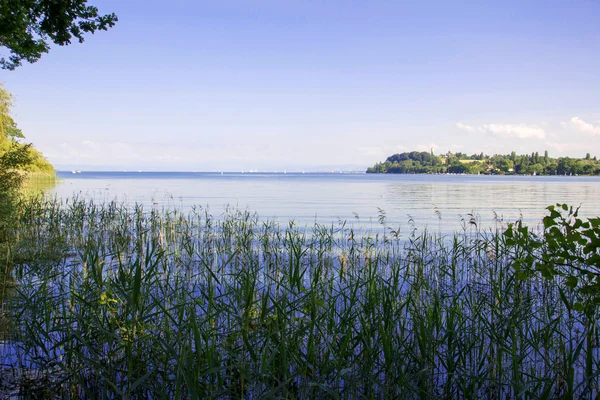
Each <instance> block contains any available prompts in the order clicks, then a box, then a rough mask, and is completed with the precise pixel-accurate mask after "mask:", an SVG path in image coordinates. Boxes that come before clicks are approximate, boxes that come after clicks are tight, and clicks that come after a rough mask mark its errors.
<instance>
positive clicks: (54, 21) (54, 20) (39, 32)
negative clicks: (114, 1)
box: [0, 0, 117, 70]
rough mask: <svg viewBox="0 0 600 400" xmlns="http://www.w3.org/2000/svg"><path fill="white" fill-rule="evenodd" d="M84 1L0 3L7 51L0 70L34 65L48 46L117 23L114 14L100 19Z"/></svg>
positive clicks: (0, 38)
mask: <svg viewBox="0 0 600 400" xmlns="http://www.w3.org/2000/svg"><path fill="white" fill-rule="evenodd" d="M86 3H87V0H19V1H12V0H10V1H7V0H3V1H1V2H0V46H2V47H5V48H7V49H8V50H9V51H10V56H9V57H8V59H6V58H4V57H2V58H0V66H1V67H2V68H3V69H9V70H13V69H15V68H16V67H18V66H20V65H21V63H22V61H23V60H25V61H27V62H30V63H33V62H36V61H37V60H39V59H40V57H41V56H42V54H44V53H47V52H48V50H49V49H50V45H49V43H48V42H52V43H55V44H58V45H60V46H64V45H68V44H70V43H71V40H73V39H76V40H78V41H79V42H80V43H81V42H83V41H84V35H85V34H86V33H94V32H95V31H97V30H107V29H108V28H110V27H112V26H114V24H115V22H117V16H116V15H115V14H107V15H99V14H98V9H97V8H96V7H94V6H90V5H87V4H86Z"/></svg>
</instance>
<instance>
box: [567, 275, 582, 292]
mask: <svg viewBox="0 0 600 400" xmlns="http://www.w3.org/2000/svg"><path fill="white" fill-rule="evenodd" d="M578 282H579V278H577V277H576V276H569V277H567V279H565V285H566V286H567V287H570V288H571V289H574V288H575V287H577V283H578Z"/></svg>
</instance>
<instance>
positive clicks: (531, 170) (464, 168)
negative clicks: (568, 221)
mask: <svg viewBox="0 0 600 400" xmlns="http://www.w3.org/2000/svg"><path fill="white" fill-rule="evenodd" d="M423 155H425V156H423ZM367 172H372V173H400V174H406V173H455V174H515V175H600V161H598V159H597V158H596V157H591V156H590V154H589V153H587V154H586V156H585V158H569V157H560V158H557V159H555V158H551V157H549V156H548V152H547V151H546V152H545V153H544V155H543V156H541V155H540V154H539V153H537V152H534V153H531V154H522V155H517V154H516V153H515V152H514V151H513V152H511V153H510V154H506V155H501V154H495V155H493V156H488V155H484V154H483V153H480V154H472V155H467V154H463V153H447V154H445V155H443V156H439V157H436V156H434V155H433V154H429V153H424V152H423V153H419V152H416V151H413V152H410V153H402V154H394V155H393V156H390V157H388V158H387V159H386V160H385V161H384V162H383V163H377V164H375V165H374V166H373V167H371V168H369V169H367Z"/></svg>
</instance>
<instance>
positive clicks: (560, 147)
mask: <svg viewBox="0 0 600 400" xmlns="http://www.w3.org/2000/svg"><path fill="white" fill-rule="evenodd" d="M545 144H546V146H548V147H550V148H552V149H554V150H556V151H558V152H559V153H564V152H565V151H569V152H575V151H577V152H584V151H586V150H589V145H587V144H585V143H573V142H569V143H558V142H545Z"/></svg>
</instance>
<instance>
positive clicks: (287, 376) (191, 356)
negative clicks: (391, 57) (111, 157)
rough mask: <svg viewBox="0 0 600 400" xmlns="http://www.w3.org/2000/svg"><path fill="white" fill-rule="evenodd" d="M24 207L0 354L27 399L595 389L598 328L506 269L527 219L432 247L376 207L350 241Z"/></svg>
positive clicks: (314, 233) (96, 210)
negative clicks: (372, 222) (391, 223)
mask: <svg viewBox="0 0 600 400" xmlns="http://www.w3.org/2000/svg"><path fill="white" fill-rule="evenodd" d="M22 210H23V211H22V213H21V214H20V216H19V218H20V224H19V229H18V230H16V231H14V232H13V233H12V234H14V235H16V236H18V237H19V240H18V243H20V245H19V247H18V248H16V249H15V250H14V252H13V257H12V265H13V267H14V268H13V270H12V274H13V276H14V280H15V282H16V286H15V287H14V289H13V291H12V295H11V296H10V297H9V299H7V301H6V305H5V308H4V310H5V312H6V313H8V314H9V316H10V324H11V330H10V331H9V332H10V336H7V337H5V338H4V339H3V344H2V347H0V351H2V358H3V361H2V367H3V371H2V373H3V376H5V377H9V378H8V379H5V380H4V382H9V381H13V382H14V384H13V385H12V387H11V388H10V389H9V388H7V389H5V390H14V391H20V393H21V395H23V396H25V395H26V394H27V393H32V391H34V390H36V387H37V388H42V387H43V388H44V390H45V392H44V394H45V395H47V396H61V397H67V398H69V397H71V398H79V397H106V398H146V397H152V398H173V397H175V398H268V397H282V398H311V399H312V398H415V397H418V398H480V397H486V398H508V397H511V398H514V397H522V398H558V397H580V396H587V397H592V396H593V395H597V393H598V383H599V382H598V380H599V378H598V371H600V369H599V365H598V363H599V362H600V357H599V356H600V354H599V350H598V329H597V320H598V319H597V318H596V319H590V318H589V317H588V316H586V314H585V313H582V312H579V311H578V309H577V308H576V307H574V306H573V305H574V303H575V302H576V301H577V299H578V292H577V288H576V287H573V286H572V285H564V284H563V280H562V279H561V278H560V277H557V278H553V279H546V278H545V277H543V276H541V275H539V274H535V273H533V274H527V275H523V273H522V271H523V269H522V268H516V267H515V266H516V264H515V260H518V259H519V257H520V256H521V255H523V256H524V257H526V254H532V253H528V252H529V251H530V250H532V249H530V248H528V247H526V245H527V244H526V243H525V244H523V243H519V242H518V241H515V240H514V237H510V233H504V232H509V231H510V232H513V231H514V229H515V228H516V229H517V232H518V229H522V228H523V227H522V226H518V227H517V226H511V227H509V228H508V229H502V230H500V229H498V230H494V231H484V230H481V228H480V227H478V226H477V224H476V221H475V220H471V221H468V222H467V223H466V225H465V227H464V229H463V231H462V232H458V233H456V234H455V235H454V236H452V237H439V236H437V235H435V234H432V233H429V232H427V231H424V232H423V233H421V234H417V232H418V231H417V230H415V229H409V231H408V232H406V233H404V232H401V231H400V230H391V229H390V228H388V227H387V226H386V225H385V213H384V212H383V211H381V213H380V215H381V216H382V218H381V220H380V223H381V225H379V226H376V227H374V228H372V230H370V231H360V232H358V231H355V230H354V229H353V228H351V227H348V226H347V225H346V224H345V223H343V222H340V223H335V224H332V225H327V226H325V225H319V224H315V225H314V226H305V227H304V226H298V225H297V224H296V223H294V222H293V221H291V222H286V223H279V222H276V221H264V220H261V219H259V218H258V216H257V215H256V214H254V213H251V212H249V211H244V210H235V209H227V210H226V211H225V212H223V213H222V214H221V215H217V216H214V215H213V214H211V213H210V212H209V211H208V210H206V209H204V208H201V207H197V208H194V209H193V210H192V211H191V212H190V213H187V214H183V213H181V212H179V211H178V210H156V209H153V210H149V211H148V210H144V209H143V208H142V207H141V206H137V207H133V208H128V207H126V206H123V205H121V204H118V203H116V202H110V203H106V204H95V203H93V202H91V201H86V200H83V199H77V198H74V199H70V200H68V201H66V202H64V203H61V202H59V201H56V200H48V199H36V200H31V201H29V202H27V203H26V204H24V205H23V208H22ZM591 325H593V326H594V328H593V329H592V328H591V327H590V326H591ZM36 385H37V386H36ZM0 390H2V389H0Z"/></svg>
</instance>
